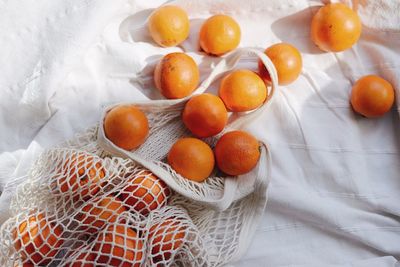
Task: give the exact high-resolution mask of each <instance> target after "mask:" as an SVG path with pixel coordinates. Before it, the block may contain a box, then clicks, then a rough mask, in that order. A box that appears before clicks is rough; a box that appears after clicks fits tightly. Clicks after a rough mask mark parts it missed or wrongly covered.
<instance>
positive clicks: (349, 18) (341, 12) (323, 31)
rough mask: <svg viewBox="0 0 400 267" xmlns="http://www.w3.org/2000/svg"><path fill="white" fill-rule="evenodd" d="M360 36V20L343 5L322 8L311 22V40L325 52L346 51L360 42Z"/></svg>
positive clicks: (337, 4) (334, 4) (328, 5)
mask: <svg viewBox="0 0 400 267" xmlns="http://www.w3.org/2000/svg"><path fill="white" fill-rule="evenodd" d="M360 35H361V20H360V18H359V17H358V15H357V13H356V12H354V11H353V10H351V9H350V8H349V7H348V6H346V5H345V4H342V3H333V4H327V5H326V6H323V7H321V8H320V9H319V10H318V12H317V13H316V14H315V15H314V17H313V18H312V21H311V39H312V41H313V42H314V43H315V44H316V45H317V46H318V47H319V48H320V49H321V50H324V51H328V52H329V51H331V52H339V51H343V50H346V49H348V48H350V47H352V46H353V45H354V44H355V43H356V42H357V41H358V39H359V38H360Z"/></svg>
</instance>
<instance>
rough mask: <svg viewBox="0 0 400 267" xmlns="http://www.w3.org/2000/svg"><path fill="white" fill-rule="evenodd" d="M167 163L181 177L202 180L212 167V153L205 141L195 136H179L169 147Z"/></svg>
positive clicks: (208, 174)
mask: <svg viewBox="0 0 400 267" xmlns="http://www.w3.org/2000/svg"><path fill="white" fill-rule="evenodd" d="M167 161H168V164H169V165H171V167H172V168H173V169H174V170H175V171H176V172H177V173H179V174H180V175H182V176H183V177H185V178H187V179H189V180H193V181H196V182H202V181H204V180H205V179H206V178H207V177H208V176H210V174H211V172H212V171H213V169H214V155H213V152H212V150H211V148H210V147H209V145H207V144H206V143H204V142H203V141H201V140H199V139H197V138H191V137H188V138H181V139H179V140H178V141H176V143H175V144H174V145H173V146H172V147H171V149H170V151H169V153H168V156H167Z"/></svg>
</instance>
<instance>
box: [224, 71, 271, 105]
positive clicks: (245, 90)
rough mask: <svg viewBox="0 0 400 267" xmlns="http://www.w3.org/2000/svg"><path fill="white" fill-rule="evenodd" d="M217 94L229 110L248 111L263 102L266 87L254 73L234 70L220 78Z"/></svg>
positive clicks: (265, 95)
mask: <svg viewBox="0 0 400 267" xmlns="http://www.w3.org/2000/svg"><path fill="white" fill-rule="evenodd" d="M219 96H220V97H221V98H222V101H224V103H225V106H226V107H227V108H228V109H229V110H230V111H239V112H241V111H249V110H252V109H255V108H257V107H259V106H261V105H262V103H264V101H265V99H266V98H267V87H266V86H265V84H264V82H263V80H262V79H261V78H260V76H258V75H257V74H256V73H254V72H252V71H250V70H235V71H233V72H231V73H229V74H228V75H226V76H225V77H224V78H223V79H222V81H221V84H220V86H219Z"/></svg>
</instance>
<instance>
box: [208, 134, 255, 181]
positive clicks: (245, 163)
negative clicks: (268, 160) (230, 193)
mask: <svg viewBox="0 0 400 267" xmlns="http://www.w3.org/2000/svg"><path fill="white" fill-rule="evenodd" d="M259 147H260V144H259V142H258V141H257V139H256V138H255V137H254V136H252V135H251V134H249V133H247V132H244V131H232V132H228V133H226V134H224V135H223V136H222V137H221V138H220V139H219V140H218V142H217V144H216V145H215V148H214V153H215V159H216V161H217V166H218V168H219V169H220V170H221V171H223V172H224V173H226V174H229V175H233V176H235V175H241V174H245V173H247V172H249V171H251V170H252V169H253V168H254V167H255V166H256V164H257V162H258V160H259V158H260V149H259Z"/></svg>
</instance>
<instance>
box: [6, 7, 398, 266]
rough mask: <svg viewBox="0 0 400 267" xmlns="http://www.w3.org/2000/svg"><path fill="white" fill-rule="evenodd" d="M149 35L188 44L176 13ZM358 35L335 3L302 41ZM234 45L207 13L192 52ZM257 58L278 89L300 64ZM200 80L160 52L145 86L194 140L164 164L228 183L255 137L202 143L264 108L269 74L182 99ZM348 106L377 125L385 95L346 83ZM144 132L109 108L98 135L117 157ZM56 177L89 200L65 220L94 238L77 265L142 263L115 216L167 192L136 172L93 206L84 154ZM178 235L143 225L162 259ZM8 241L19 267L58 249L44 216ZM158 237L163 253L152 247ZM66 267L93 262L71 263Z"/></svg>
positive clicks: (324, 43)
mask: <svg viewBox="0 0 400 267" xmlns="http://www.w3.org/2000/svg"><path fill="white" fill-rule="evenodd" d="M148 29H149V32H150V34H151V36H152V38H153V40H154V42H156V43H157V44H158V45H160V46H163V47H168V46H176V45H179V44H180V43H182V42H183V41H184V40H186V38H187V37H188V36H189V33H190V22H189V18H188V15H187V14H186V12H185V11H184V10H183V9H181V8H180V7H177V6H172V5H167V6H163V7H160V8H159V9H157V10H156V11H155V12H153V13H152V15H151V16H150V18H149V21H148ZM360 35H361V21H360V19H359V17H358V15H357V14H356V13H355V12H354V11H352V10H351V9H350V8H348V7H347V6H346V5H344V4H340V3H334V4H327V5H325V6H323V7H321V8H320V9H319V11H318V12H317V13H316V14H315V15H314V17H313V19H312V24H311V39H312V41H313V42H314V43H315V44H316V45H317V46H318V47H319V48H320V49H321V50H323V51H329V52H338V51H343V50H346V49H348V48H350V47H352V46H353V45H354V44H355V43H356V42H357V41H358V39H359V37H360ZM240 38H241V29H240V26H239V24H238V23H237V22H236V21H235V20H234V19H233V18H232V17H230V16H227V15H215V16H212V17H210V18H208V19H207V20H206V21H205V22H204V23H203V25H202V27H201V29H200V33H199V45H200V47H201V49H202V50H203V51H204V52H205V53H207V54H209V55H212V56H223V55H224V54H226V53H228V52H230V51H232V50H234V49H235V48H237V47H238V45H239V43H240ZM265 54H266V55H267V56H268V57H269V58H270V59H271V61H272V62H273V64H274V65H275V68H276V70H277V74H278V80H279V84H280V85H287V84H290V83H292V82H294V81H295V80H296V79H297V78H298V77H299V75H300V73H301V69H302V57H301V54H300V52H299V51H298V50H297V49H296V48H295V47H294V46H293V45H291V44H287V43H279V44H274V45H272V46H270V47H268V48H267V49H266V50H265ZM199 81H200V75H199V69H198V66H197V64H196V62H195V61H194V60H193V59H192V58H191V57H190V56H189V55H187V54H185V53H170V54H167V55H165V56H164V57H163V58H162V59H161V60H160V61H159V63H158V64H157V66H156V68H155V71H154V82H155V86H156V88H157V89H158V90H159V91H160V92H161V94H162V95H163V96H164V97H166V98H168V99H183V98H185V100H187V102H186V104H185V107H184V109H183V112H182V116H181V118H182V122H183V124H184V125H185V127H186V128H187V129H188V130H189V131H190V132H191V133H192V135H193V137H185V138H181V139H179V140H178V141H177V142H176V143H174V144H173V145H172V146H171V149H170V151H169V153H168V155H167V156H166V160H167V162H168V164H169V165H170V166H171V167H172V168H173V169H174V170H175V171H176V172H177V173H178V174H180V175H181V176H182V177H184V178H186V179H189V180H192V181H194V182H203V181H204V180H205V179H207V178H208V177H209V176H210V175H211V173H212V172H213V171H214V170H215V165H216V166H217V168H218V169H219V170H220V171H222V172H223V173H225V174H227V175H229V176H237V175H241V174H245V173H247V172H249V171H251V170H252V169H253V168H254V167H255V166H256V164H257V162H258V161H259V158H260V148H259V147H260V144H259V142H258V140H257V139H256V138H255V137H254V136H252V135H251V134H249V133H247V132H245V131H231V132H227V133H225V134H223V135H222V136H221V137H220V138H219V139H218V141H217V143H216V145H215V147H214V148H213V149H212V148H211V147H210V146H209V145H208V144H207V143H206V142H204V141H203V140H202V138H208V137H213V136H216V135H218V134H220V133H221V132H222V131H223V130H224V128H225V126H226V124H227V122H228V112H246V111H251V110H254V109H257V108H258V107H260V106H261V105H262V104H263V103H264V102H265V101H266V99H267V97H268V91H267V87H268V86H270V83H271V78H270V75H269V73H268V71H267V70H266V68H265V66H264V65H263V64H262V62H261V61H260V62H259V63H258V73H256V72H253V71H250V70H247V69H239V70H234V71H232V72H231V73H228V74H227V75H225V77H223V78H222V80H221V82H220V85H219V91H218V96H217V95H213V94H210V93H203V94H199V95H195V96H192V97H190V98H187V97H188V96H190V95H191V93H192V92H193V91H194V90H195V89H196V88H197V86H198V84H199ZM186 98H187V99H186ZM350 98H351V100H350V102H351V105H352V107H353V109H354V110H355V111H356V112H358V113H360V114H362V115H363V116H366V117H378V116H382V115H383V114H384V113H386V112H387V111H389V110H390V108H391V107H392V105H393V102H394V90H393V87H392V86H391V84H390V83H389V82H387V81H386V80H384V79H382V78H380V77H378V76H375V75H368V76H365V77H363V78H361V79H360V80H358V81H357V82H356V83H355V84H354V86H353V89H352V92H351V97H350ZM149 131H150V126H149V122H148V119H147V117H146V114H145V113H144V112H143V111H141V110H140V109H139V108H137V107H135V106H133V105H120V106H116V107H114V108H113V109H111V110H110V111H109V112H108V113H107V114H106V116H105V118H104V132H105V135H106V137H107V138H108V139H109V140H110V141H112V142H113V143H114V144H115V145H116V146H118V147H120V148H122V149H125V150H134V149H137V148H138V147H139V146H141V145H142V144H144V143H145V141H146V138H147V136H148V135H149ZM61 169H62V171H61V172H62V175H61V178H59V179H58V180H57V184H58V188H59V190H60V192H62V193H69V194H70V195H71V194H72V196H73V197H72V199H74V200H83V201H88V202H87V203H86V204H84V205H82V206H81V207H80V211H79V212H78V213H77V215H76V216H75V217H74V219H75V220H76V221H78V222H79V225H81V228H80V231H82V232H85V233H87V234H89V235H94V236H95V239H94V243H95V245H94V246H93V251H92V252H90V253H81V254H79V255H78V256H77V258H76V259H77V260H87V261H88V262H89V261H90V262H97V263H102V264H105V263H107V264H109V265H110V266H132V265H131V264H129V263H128V262H133V261H136V262H139V263H140V262H141V261H142V258H143V257H144V254H143V252H141V251H142V247H143V243H142V241H141V239H140V238H139V236H140V235H141V233H138V232H136V231H135V230H133V229H131V228H129V227H128V226H123V225H117V224H115V222H116V220H117V218H118V216H119V215H121V214H123V213H124V212H127V211H132V210H133V211H135V212H137V213H138V214H141V215H142V216H148V214H150V213H151V212H152V211H154V210H156V209H159V208H161V207H162V206H164V205H166V203H167V200H168V197H169V196H170V194H171V190H170V189H169V188H168V186H167V185H166V184H165V183H164V182H163V181H162V180H161V179H159V178H158V177H156V176H155V175H154V174H153V173H151V172H150V171H144V172H143V173H141V175H135V176H132V177H127V178H126V181H125V185H126V186H125V187H124V188H123V189H122V190H121V192H120V193H119V194H118V195H107V196H105V197H102V198H96V194H97V193H98V192H99V190H101V189H102V180H103V179H104V177H105V176H106V170H105V168H104V166H102V164H101V161H98V160H95V158H94V156H93V155H91V154H88V153H85V152H79V153H76V154H74V155H72V156H71V157H69V158H68V159H66V160H65V161H64V163H63V168H61ZM71 192H72V193H71ZM89 200H91V201H89ZM178 228H179V225H177V224H176V221H174V220H170V219H166V220H164V221H163V222H161V223H160V225H155V226H153V227H151V229H150V230H149V235H148V236H149V237H150V238H151V239H152V240H153V241H154V242H155V243H157V244H158V245H154V246H153V249H152V252H153V253H154V254H157V255H163V251H164V250H165V251H170V250H171V249H178V248H179V247H180V246H181V245H182V243H183V242H184V237H185V234H184V231H182V233H181V232H179V231H178V233H177V234H176V229H178ZM160 229H161V230H160ZM160 231H161V232H162V233H161V232H160ZM168 231H171V234H169V232H168ZM172 232H175V234H174V235H172ZM13 235H14V239H15V240H16V241H15V244H14V246H15V248H16V249H17V250H18V251H21V255H20V256H21V258H22V259H29V261H28V260H27V262H26V264H24V266H33V265H41V266H43V265H47V264H48V263H49V262H50V261H51V258H52V257H54V256H55V255H56V253H57V250H56V249H55V248H60V247H61V246H62V245H63V241H62V239H61V236H62V235H63V228H62V227H61V226H59V225H55V224H54V223H52V222H51V220H50V219H49V218H48V216H47V214H46V213H45V212H41V213H38V214H36V215H32V216H29V217H28V218H26V219H25V220H24V221H22V222H21V223H20V224H19V225H17V226H16V228H15V230H14V231H13ZM163 239H166V240H164V241H166V243H167V244H168V245H165V246H164V245H159V242H160V241H161V240H163ZM171 240H172V241H171ZM104 244H107V245H104ZM168 253H169V254H168V255H169V256H168V255H163V258H164V259H165V258H168V257H171V253H170V252H168ZM97 255H101V256H97ZM123 259H126V261H124V260H123ZM156 262H157V259H156ZM69 266H75V267H77V266H86V267H88V266H95V264H94V263H93V264H92V263H85V264H83V263H81V262H80V261H77V262H76V263H72V264H71V265H69ZM134 266H139V264H138V265H134Z"/></svg>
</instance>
